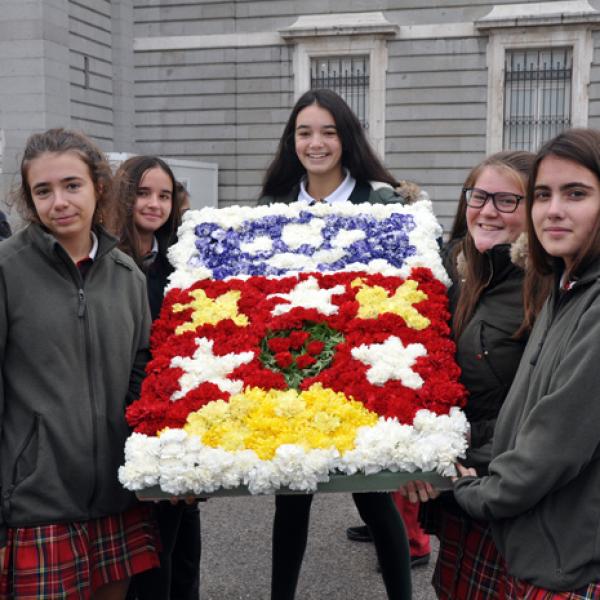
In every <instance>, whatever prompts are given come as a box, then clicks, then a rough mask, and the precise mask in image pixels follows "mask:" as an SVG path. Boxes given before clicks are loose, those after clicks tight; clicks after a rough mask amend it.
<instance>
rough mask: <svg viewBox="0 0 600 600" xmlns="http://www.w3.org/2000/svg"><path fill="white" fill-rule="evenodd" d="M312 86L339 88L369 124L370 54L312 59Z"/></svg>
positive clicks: (362, 121)
mask: <svg viewBox="0 0 600 600" xmlns="http://www.w3.org/2000/svg"><path fill="white" fill-rule="evenodd" d="M310 87H311V88H312V89H314V88H327V89H330V90H333V91H334V92H337V93H338V94H339V95H340V96H341V97H342V98H343V99H344V100H345V101H346V102H347V103H348V105H349V106H350V108H351V109H352V110H353V111H354V113H355V114H356V116H357V117H358V119H359V120H360V122H361V124H362V126H363V127H364V128H365V129H367V128H368V127H369V120H368V115H369V57H368V56H321V57H313V58H311V61H310Z"/></svg>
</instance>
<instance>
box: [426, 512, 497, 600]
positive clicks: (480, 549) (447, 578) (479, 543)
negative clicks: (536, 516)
mask: <svg viewBox="0 0 600 600" xmlns="http://www.w3.org/2000/svg"><path fill="white" fill-rule="evenodd" d="M438 508H439V510H440V513H441V514H439V515H438V517H439V521H438V527H437V528H436V529H437V531H436V535H437V536H438V538H439V540H440V549H439V554H438V559H437V562H436V565H435V569H434V572H433V578H432V581H431V583H432V584H433V587H434V589H435V591H436V593H437V596H438V598H440V599H442V600H457V599H460V600H504V597H505V596H504V585H505V576H506V568H505V565H504V561H503V559H502V557H501V556H500V554H498V550H497V549H496V545H495V544H494V540H493V539H492V532H491V530H490V528H489V526H488V524H487V523H483V522H480V521H475V520H473V519H470V518H469V517H467V516H466V515H464V516H463V515H460V514H453V513H452V512H450V511H447V510H444V509H443V508H442V507H438Z"/></svg>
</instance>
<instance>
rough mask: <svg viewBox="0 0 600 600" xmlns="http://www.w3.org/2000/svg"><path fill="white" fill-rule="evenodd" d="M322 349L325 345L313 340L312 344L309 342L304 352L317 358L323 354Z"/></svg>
mask: <svg viewBox="0 0 600 600" xmlns="http://www.w3.org/2000/svg"><path fill="white" fill-rule="evenodd" d="M323 348H325V344H324V343H323V342H319V341H318V340H315V341H314V342H310V343H309V344H308V346H306V351H307V352H308V353H309V354H312V355H313V356H318V355H319V354H321V352H323Z"/></svg>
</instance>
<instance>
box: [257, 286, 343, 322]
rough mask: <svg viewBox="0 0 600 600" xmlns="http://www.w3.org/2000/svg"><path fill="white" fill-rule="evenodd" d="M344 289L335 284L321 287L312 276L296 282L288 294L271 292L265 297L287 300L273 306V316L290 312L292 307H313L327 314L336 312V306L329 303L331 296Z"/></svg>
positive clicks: (340, 292) (341, 292)
mask: <svg viewBox="0 0 600 600" xmlns="http://www.w3.org/2000/svg"><path fill="white" fill-rule="evenodd" d="M345 290H346V288H345V287H344V286H343V285H336V286H335V287H332V288H329V289H328V290H326V289H323V288H321V287H320V286H319V282H318V281H317V280H316V279H315V278H314V277H309V278H308V279H305V280H304V281H301V282H300V283H298V284H297V285H296V287H295V288H294V289H293V290H291V291H290V292H289V293H288V294H271V295H269V296H267V298H281V299H283V300H287V301H288V302H286V303H281V304H277V305H276V306H275V307H274V308H273V310H272V314H273V315H274V316H278V315H282V314H284V313H287V312H290V311H291V310H292V309H294V308H314V309H316V310H318V311H319V312H320V313H322V314H324V315H327V316H329V315H334V314H335V313H337V312H338V307H337V306H336V305H335V304H332V303H331V298H332V296H335V295H337V294H343V293H344V291H345Z"/></svg>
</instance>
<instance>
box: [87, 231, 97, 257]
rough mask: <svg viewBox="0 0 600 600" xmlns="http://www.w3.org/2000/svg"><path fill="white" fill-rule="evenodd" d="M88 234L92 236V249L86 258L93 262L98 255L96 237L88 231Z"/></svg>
mask: <svg viewBox="0 0 600 600" xmlns="http://www.w3.org/2000/svg"><path fill="white" fill-rule="evenodd" d="M90 233H91V234H92V247H91V249H90V253H89V254H88V258H91V259H92V260H95V259H96V255H97V254H98V236H97V235H96V234H95V233H94V232H93V231H90Z"/></svg>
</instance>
